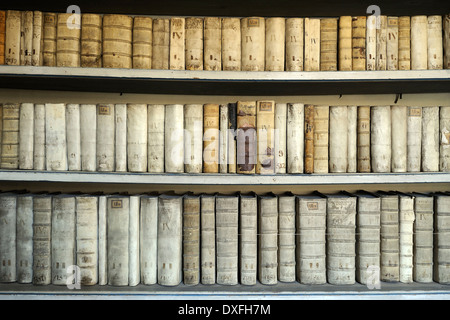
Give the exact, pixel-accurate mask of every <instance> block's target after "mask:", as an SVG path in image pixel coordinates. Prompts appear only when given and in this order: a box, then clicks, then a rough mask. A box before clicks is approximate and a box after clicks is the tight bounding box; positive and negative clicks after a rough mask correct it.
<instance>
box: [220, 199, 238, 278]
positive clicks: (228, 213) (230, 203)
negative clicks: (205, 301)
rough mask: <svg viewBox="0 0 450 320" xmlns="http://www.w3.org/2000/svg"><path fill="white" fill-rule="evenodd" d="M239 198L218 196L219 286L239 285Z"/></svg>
mask: <svg viewBox="0 0 450 320" xmlns="http://www.w3.org/2000/svg"><path fill="white" fill-rule="evenodd" d="M238 228H239V197H238V196H236V195H217V196H216V272H217V273H216V275H217V280H216V282H217V284H221V285H236V284H238V274H239V272H238V265H239V263H238V257H239V256H238V247H239V241H238V240H239V238H238V231H239V229H238Z"/></svg>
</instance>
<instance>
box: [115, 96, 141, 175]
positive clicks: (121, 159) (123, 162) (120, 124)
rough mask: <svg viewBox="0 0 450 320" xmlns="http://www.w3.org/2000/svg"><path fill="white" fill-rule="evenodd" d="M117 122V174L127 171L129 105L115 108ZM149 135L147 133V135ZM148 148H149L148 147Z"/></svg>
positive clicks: (122, 104) (119, 105) (120, 105)
mask: <svg viewBox="0 0 450 320" xmlns="http://www.w3.org/2000/svg"><path fill="white" fill-rule="evenodd" d="M114 113H115V122H116V128H115V129H116V139H115V140H116V146H115V147H116V170H115V171H116V172H126V171H127V168H128V167H127V105H126V104H124V103H121V104H116V105H115V106H114ZM145 134H147V133H145ZM146 147H147V146H146Z"/></svg>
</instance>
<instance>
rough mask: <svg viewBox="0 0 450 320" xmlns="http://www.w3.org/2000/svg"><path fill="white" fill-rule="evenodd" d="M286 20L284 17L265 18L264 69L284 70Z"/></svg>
mask: <svg viewBox="0 0 450 320" xmlns="http://www.w3.org/2000/svg"><path fill="white" fill-rule="evenodd" d="M285 33H286V22H285V19H284V18H267V20H266V49H265V50H266V53H265V55H266V57H265V59H266V67H265V68H266V71H284V57H285Z"/></svg>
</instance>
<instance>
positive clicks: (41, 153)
mask: <svg viewBox="0 0 450 320" xmlns="http://www.w3.org/2000/svg"><path fill="white" fill-rule="evenodd" d="M33 137H34V146H33V169H34V170H40V171H42V170H45V169H46V161H45V105H44V104H35V105H34V134H33Z"/></svg>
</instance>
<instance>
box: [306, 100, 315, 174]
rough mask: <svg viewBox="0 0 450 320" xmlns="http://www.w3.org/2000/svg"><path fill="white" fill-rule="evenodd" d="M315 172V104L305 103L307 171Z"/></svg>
mask: <svg viewBox="0 0 450 320" xmlns="http://www.w3.org/2000/svg"><path fill="white" fill-rule="evenodd" d="M313 172H314V105H312V104H307V105H305V173H313Z"/></svg>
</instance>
